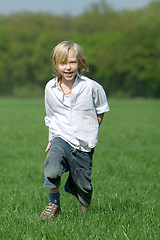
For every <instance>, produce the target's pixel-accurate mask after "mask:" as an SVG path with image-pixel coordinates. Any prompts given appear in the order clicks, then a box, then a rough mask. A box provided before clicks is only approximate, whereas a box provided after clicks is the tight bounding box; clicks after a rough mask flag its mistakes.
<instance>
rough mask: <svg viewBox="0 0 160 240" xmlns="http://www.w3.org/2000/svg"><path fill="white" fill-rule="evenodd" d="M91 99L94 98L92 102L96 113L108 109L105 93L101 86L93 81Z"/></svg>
mask: <svg viewBox="0 0 160 240" xmlns="http://www.w3.org/2000/svg"><path fill="white" fill-rule="evenodd" d="M93 99H94V104H95V108H96V111H97V114H101V113H105V112H109V111H110V108H109V105H108V101H107V96H106V93H105V91H104V89H103V87H102V86H101V85H100V84H98V83H95V85H94V98H93Z"/></svg>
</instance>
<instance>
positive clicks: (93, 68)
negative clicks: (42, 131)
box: [0, 0, 160, 97]
mask: <svg viewBox="0 0 160 240" xmlns="http://www.w3.org/2000/svg"><path fill="white" fill-rule="evenodd" d="M159 13H160V3H159V1H157V2H153V3H151V4H150V5H148V6H147V7H145V8H143V9H140V10H134V11H122V12H115V11H114V10H113V9H112V7H111V6H110V5H108V4H107V2H106V1H104V0H102V1H100V2H99V3H98V4H92V5H91V7H90V8H89V9H87V10H86V11H85V12H84V13H83V14H82V15H80V16H77V17H72V16H69V15H62V16H53V15H51V14H42V13H37V14H32V13H25V12H24V13H20V14H16V15H9V16H0V94H1V95H16V96H19V97H20V96H21V95H23V94H22V92H23V91H21V89H24V88H25V87H26V88H27V89H32V92H33V93H34V92H35V91H36V92H37V94H38V95H42V92H43V89H44V86H45V84H46V82H48V80H49V79H50V78H52V68H51V60H50V52H51V50H52V48H53V47H54V46H55V45H56V44H58V43H59V42H60V41H63V40H71V41H76V42H77V43H78V44H80V45H81V46H82V47H83V48H84V50H85V52H86V55H87V57H88V62H89V65H90V72H89V73H88V74H87V75H88V76H89V77H91V78H93V79H94V80H96V81H98V82H100V83H101V84H102V85H103V87H104V88H105V90H106V91H107V93H109V94H110V95H111V96H117V97H136V96H139V97H159V96H160V77H159V76H160V44H159V42H160V33H159V25H160V14H159ZM19 88H20V90H19V91H18V89H19ZM37 89H38V90H37ZM27 91H28V90H27ZM27 91H26V93H27ZM18 92H20V93H18ZM37 94H36V96H37ZM26 95H28V97H30V94H29V91H28V94H26ZM31 95H33V94H31Z"/></svg>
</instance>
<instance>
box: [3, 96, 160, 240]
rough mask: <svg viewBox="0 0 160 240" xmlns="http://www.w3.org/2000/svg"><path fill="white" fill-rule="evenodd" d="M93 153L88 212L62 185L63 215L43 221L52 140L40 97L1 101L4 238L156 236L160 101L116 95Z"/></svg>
mask: <svg viewBox="0 0 160 240" xmlns="http://www.w3.org/2000/svg"><path fill="white" fill-rule="evenodd" d="M109 104H110V107H111V112H110V113H107V114H106V116H105V117H104V120H103V123H102V125H101V127H100V132H99V144H98V146H97V148H96V149H95V154H94V159H93V174H92V183H93V198H92V204H91V206H90V209H89V213H88V215H87V216H85V217H84V216H81V215H80V214H79V204H78V202H77V200H76V199H75V198H74V197H73V196H71V195H70V194H68V193H65V192H64V190H63V187H64V183H65V180H66V177H67V174H66V175H63V176H62V185H61V188H60V193H61V208H62V215H61V216H59V217H57V218H56V219H55V220H54V221H46V222H41V221H40V220H39V216H40V213H41V211H42V210H43V209H44V208H45V207H46V205H47V204H48V199H49V196H48V191H47V190H45V189H44V188H43V161H44V159H45V156H46V154H45V152H44V150H45V147H46V144H47V134H48V132H47V128H45V127H44V119H43V117H44V103H43V101H42V100H13V99H11V100H5V99H3V100H2V99H1V100H0V109H1V114H0V125H1V126H3V127H2V128H1V139H0V152H1V158H0V164H1V174H0V187H1V191H0V202H1V205H0V239H1V240H6V239H9V240H18V239H21V240H29V239H31V240H32V239H34V240H40V239H46V240H47V239H53V240H62V239H64V240H68V239H70V240H72V239H73V240H80V239H81V240H95V239H97V240H99V239H103V240H105V239H107V240H117V239H135V240H138V239H140V240H146V239H147V240H149V239H150V240H158V239H160V232H159V227H160V215H159V187H160V176H159V156H160V148H159V142H160V128H159V121H160V120H159V119H160V111H159V108H160V101H159V100H145V101H143V100H130V101H124V100H112V101H110V102H109Z"/></svg>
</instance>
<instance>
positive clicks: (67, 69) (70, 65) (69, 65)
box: [58, 48, 78, 83]
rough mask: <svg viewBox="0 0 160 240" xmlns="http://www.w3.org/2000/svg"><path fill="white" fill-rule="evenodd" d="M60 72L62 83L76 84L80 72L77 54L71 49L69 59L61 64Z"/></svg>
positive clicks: (59, 66)
mask: <svg viewBox="0 0 160 240" xmlns="http://www.w3.org/2000/svg"><path fill="white" fill-rule="evenodd" d="M58 72H59V75H60V78H61V81H62V82H65V83H66V82H68V81H70V82H74V81H75V79H76V75H77V72H78V60H77V52H76V51H75V50H74V49H73V48H71V49H69V51H68V56H67V59H66V60H64V61H62V62H60V63H59V65H58Z"/></svg>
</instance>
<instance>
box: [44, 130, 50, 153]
mask: <svg viewBox="0 0 160 240" xmlns="http://www.w3.org/2000/svg"><path fill="white" fill-rule="evenodd" d="M50 138H51V131H50V129H49V128H48V144H47V147H46V150H45V152H48V151H49V149H50V146H51V142H50Z"/></svg>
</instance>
